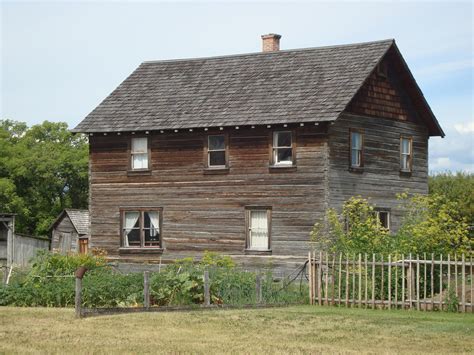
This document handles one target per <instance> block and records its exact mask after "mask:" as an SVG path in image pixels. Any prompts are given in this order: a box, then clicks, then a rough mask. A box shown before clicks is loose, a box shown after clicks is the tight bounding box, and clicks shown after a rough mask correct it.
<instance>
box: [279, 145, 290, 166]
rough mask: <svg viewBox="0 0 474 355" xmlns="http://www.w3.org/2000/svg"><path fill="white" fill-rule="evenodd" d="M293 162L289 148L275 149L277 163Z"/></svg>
mask: <svg viewBox="0 0 474 355" xmlns="http://www.w3.org/2000/svg"><path fill="white" fill-rule="evenodd" d="M292 162H293V154H292V149H291V148H278V149H276V163H277V164H291V163H292Z"/></svg>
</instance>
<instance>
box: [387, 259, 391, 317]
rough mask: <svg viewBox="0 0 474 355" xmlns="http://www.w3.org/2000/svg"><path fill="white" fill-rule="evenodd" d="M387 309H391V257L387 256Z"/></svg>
mask: <svg viewBox="0 0 474 355" xmlns="http://www.w3.org/2000/svg"><path fill="white" fill-rule="evenodd" d="M388 309H389V310H391V309H392V255H391V254H389V255H388Z"/></svg>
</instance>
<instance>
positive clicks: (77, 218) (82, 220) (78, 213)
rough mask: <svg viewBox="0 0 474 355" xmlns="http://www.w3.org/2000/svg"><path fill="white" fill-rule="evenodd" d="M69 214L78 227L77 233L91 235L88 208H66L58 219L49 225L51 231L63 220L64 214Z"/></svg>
mask: <svg viewBox="0 0 474 355" xmlns="http://www.w3.org/2000/svg"><path fill="white" fill-rule="evenodd" d="M66 215H67V216H68V217H69V219H70V220H71V222H72V225H73V226H74V228H75V229H76V232H77V234H79V235H89V222H90V220H89V211H88V210H76V209H72V208H66V209H64V210H63V211H62V212H61V213H60V214H59V216H58V217H57V218H56V220H55V221H54V222H53V223H52V224H51V226H50V227H49V231H51V230H52V229H53V228H54V227H56V225H57V224H58V223H59V222H61V220H62V219H63V218H64V216H66Z"/></svg>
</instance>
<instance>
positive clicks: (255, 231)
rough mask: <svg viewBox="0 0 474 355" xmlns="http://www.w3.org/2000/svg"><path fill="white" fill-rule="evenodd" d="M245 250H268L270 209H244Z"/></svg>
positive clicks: (269, 243) (269, 241) (269, 244)
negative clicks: (245, 227)
mask: <svg viewBox="0 0 474 355" xmlns="http://www.w3.org/2000/svg"><path fill="white" fill-rule="evenodd" d="M245 212H246V224H247V249H249V250H262V251H263V250H270V246H271V212H272V211H271V208H270V207H246V210H245Z"/></svg>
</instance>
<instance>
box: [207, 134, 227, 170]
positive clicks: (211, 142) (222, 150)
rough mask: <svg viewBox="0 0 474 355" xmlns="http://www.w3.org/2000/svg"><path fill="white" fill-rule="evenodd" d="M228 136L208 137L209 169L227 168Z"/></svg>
mask: <svg viewBox="0 0 474 355" xmlns="http://www.w3.org/2000/svg"><path fill="white" fill-rule="evenodd" d="M226 146H227V144H226V136H225V135H224V134H218V135H212V136H208V137H207V165H208V167H209V168H225V167H226V166H227V152H226V148H227V147H226Z"/></svg>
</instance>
